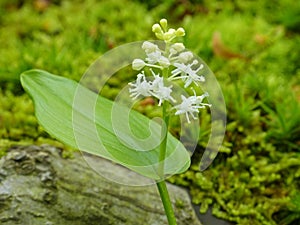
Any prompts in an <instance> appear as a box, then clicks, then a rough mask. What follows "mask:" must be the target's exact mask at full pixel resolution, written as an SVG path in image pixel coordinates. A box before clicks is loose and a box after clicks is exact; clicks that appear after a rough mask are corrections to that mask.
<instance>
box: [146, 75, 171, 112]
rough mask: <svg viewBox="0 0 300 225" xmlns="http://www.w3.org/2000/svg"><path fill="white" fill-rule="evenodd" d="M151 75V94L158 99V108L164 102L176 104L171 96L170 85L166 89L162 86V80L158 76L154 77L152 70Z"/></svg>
mask: <svg viewBox="0 0 300 225" xmlns="http://www.w3.org/2000/svg"><path fill="white" fill-rule="evenodd" d="M151 73H152V75H153V76H154V80H153V82H152V93H153V96H154V97H156V98H158V99H159V103H158V106H160V105H161V104H162V102H163V101H164V100H166V101H173V102H176V100H175V99H174V98H173V97H172V96H171V93H172V87H173V86H172V85H171V86H169V87H166V86H165V85H164V79H163V78H162V77H160V76H159V74H157V75H156V74H155V73H154V72H153V71H152V70H151Z"/></svg>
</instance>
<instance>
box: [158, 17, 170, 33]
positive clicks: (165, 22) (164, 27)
mask: <svg viewBox="0 0 300 225" xmlns="http://www.w3.org/2000/svg"><path fill="white" fill-rule="evenodd" d="M159 23H160V25H161V27H162V28H163V29H164V30H165V31H166V30H167V27H168V21H167V20H166V19H161V20H160V21H159Z"/></svg>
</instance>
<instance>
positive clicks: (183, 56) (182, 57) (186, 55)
mask: <svg viewBox="0 0 300 225" xmlns="http://www.w3.org/2000/svg"><path fill="white" fill-rule="evenodd" d="M192 58H194V55H193V53H191V52H182V53H180V54H179V56H178V61H179V62H181V63H187V62H188V61H190V60H191V59H192Z"/></svg>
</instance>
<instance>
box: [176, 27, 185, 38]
mask: <svg viewBox="0 0 300 225" xmlns="http://www.w3.org/2000/svg"><path fill="white" fill-rule="evenodd" d="M184 35H185V30H184V29H183V28H182V27H180V28H178V29H177V30H176V36H177V37H182V36H184Z"/></svg>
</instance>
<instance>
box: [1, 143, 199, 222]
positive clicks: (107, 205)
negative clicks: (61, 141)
mask: <svg viewBox="0 0 300 225" xmlns="http://www.w3.org/2000/svg"><path fill="white" fill-rule="evenodd" d="M61 155H62V154H61V151H60V150H59V149H58V148H56V147H52V146H49V145H43V146H40V147H39V146H27V147H24V146H23V147H14V148H11V149H9V150H8V152H7V155H6V156H4V157H2V158H1V160H0V180H1V183H0V223H1V224H3V225H12V224H13V225H16V224H22V225H29V224H35V225H39V224H43V225H44V224H47V225H51V224H53V225H54V224H55V225H56V224H64V225H71V224H72V225H86V224H90V225H93V224H101V225H110V224H112V225H114V224H118V225H119V224H120V225H121V224H134V225H145V224H151V225H155V224H157V225H161V224H167V221H166V216H165V214H164V210H163V207H162V203H161V201H160V198H159V194H158V192H157V190H156V187H155V185H151V186H128V185H121V184H117V183H115V182H112V181H108V180H107V179H105V178H104V177H102V176H100V175H99V174H98V173H97V172H96V171H94V170H93V169H91V167H90V166H91V164H90V163H95V164H98V165H101V167H100V170H101V171H102V173H106V175H109V176H118V177H119V179H120V180H119V181H120V182H122V183H124V182H125V181H124V179H132V181H134V180H136V179H141V178H140V175H137V174H136V175H134V174H130V178H125V177H126V176H124V174H126V173H127V174H128V173H130V171H128V170H127V169H125V168H123V167H120V166H118V165H115V164H112V163H110V162H108V161H106V160H103V159H99V158H95V157H94V156H89V155H85V156H84V159H85V160H88V161H89V165H88V164H87V162H86V161H85V160H84V159H83V157H82V155H80V154H76V153H74V157H72V158H67V159H66V158H63V157H62V156H61ZM98 168H99V166H98ZM101 171H99V170H98V172H101ZM113 173H115V175H113ZM122 179H123V181H122ZM128 181H129V182H131V181H130V180H127V182H128ZM168 186H169V190H170V192H171V193H170V195H171V198H172V200H173V205H174V208H175V212H176V217H177V219H178V224H179V225H190V224H193V225H200V222H199V221H198V220H197V217H196V215H195V212H194V211H193V208H192V206H191V203H190V199H189V195H188V194H187V192H186V191H185V190H184V189H182V188H179V187H176V186H173V185H168Z"/></svg>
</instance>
